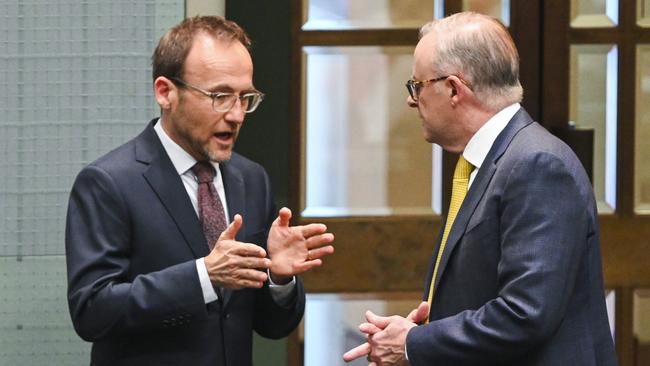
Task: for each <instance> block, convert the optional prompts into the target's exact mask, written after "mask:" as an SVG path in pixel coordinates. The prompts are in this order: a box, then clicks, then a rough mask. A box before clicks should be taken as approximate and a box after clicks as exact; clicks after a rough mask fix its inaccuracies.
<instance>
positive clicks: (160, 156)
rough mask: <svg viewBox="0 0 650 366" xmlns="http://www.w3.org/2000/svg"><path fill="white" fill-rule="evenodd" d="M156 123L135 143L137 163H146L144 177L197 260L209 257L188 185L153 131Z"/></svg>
mask: <svg viewBox="0 0 650 366" xmlns="http://www.w3.org/2000/svg"><path fill="white" fill-rule="evenodd" d="M154 123H155V120H154V121H152V123H151V124H150V125H149V126H148V127H147V128H146V129H145V131H144V132H142V134H140V136H138V138H137V140H136V152H135V155H136V160H138V161H140V162H142V163H145V164H147V165H148V167H147V168H146V169H145V170H144V173H143V175H144V178H145V179H146V180H147V182H148V183H149V186H151V189H153V190H154V191H155V192H156V195H157V196H158V198H159V199H160V201H161V202H162V204H163V205H164V206H165V209H166V210H167V212H168V213H169V215H170V216H171V217H172V219H173V220H174V222H175V223H176V226H177V227H178V230H179V231H180V232H181V233H182V234H183V237H184V238H185V242H186V243H187V245H188V246H189V247H190V249H191V250H192V253H193V254H194V257H195V258H200V257H204V256H206V255H208V244H207V242H206V241H205V236H204V235H203V229H202V228H201V223H200V222H199V219H198V217H197V216H196V212H195V211H194V207H192V203H191V202H190V199H189V197H188V196H187V191H186V190H185V186H184V185H183V182H182V181H181V178H180V177H179V176H178V174H177V173H176V169H174V166H173V164H172V162H171V160H170V159H169V156H167V154H166V153H165V150H164V148H163V146H162V144H161V143H160V140H159V139H158V136H156V132H155V131H154V129H153V125H154Z"/></svg>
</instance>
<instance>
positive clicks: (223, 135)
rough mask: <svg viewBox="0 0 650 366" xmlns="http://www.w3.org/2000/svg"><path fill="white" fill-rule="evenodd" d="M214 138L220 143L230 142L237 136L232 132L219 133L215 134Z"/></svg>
mask: <svg viewBox="0 0 650 366" xmlns="http://www.w3.org/2000/svg"><path fill="white" fill-rule="evenodd" d="M214 136H215V137H216V138H217V139H218V140H219V141H230V140H232V138H233V137H234V136H235V134H234V133H232V132H218V133H215V134H214Z"/></svg>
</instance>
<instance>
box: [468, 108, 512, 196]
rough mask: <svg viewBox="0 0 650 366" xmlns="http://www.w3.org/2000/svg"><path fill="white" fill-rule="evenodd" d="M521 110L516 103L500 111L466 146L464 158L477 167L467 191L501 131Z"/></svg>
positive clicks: (471, 175) (470, 177)
mask: <svg viewBox="0 0 650 366" xmlns="http://www.w3.org/2000/svg"><path fill="white" fill-rule="evenodd" d="M519 108H521V106H520V105H519V103H514V104H511V105H509V106H507V107H505V108H504V109H502V110H500V111H499V113H497V114H495V115H494V116H492V118H490V119H489V120H488V121H487V122H485V124H484V125H483V126H481V128H479V130H478V131H476V133H475V134H474V136H472V138H471V139H470V140H469V142H468V143H467V146H465V151H463V157H464V158H465V160H467V161H468V162H470V163H471V164H472V165H473V166H474V167H475V169H474V170H473V171H472V174H470V176H469V185H468V186H467V189H469V187H471V186H472V183H473V182H474V178H475V177H476V174H477V172H478V170H479V169H480V168H481V165H483V161H484V160H485V158H486V157H487V154H488V153H489V152H490V149H491V148H492V145H494V141H495V140H496V139H497V136H499V134H500V133H501V131H503V129H504V128H506V126H507V125H508V122H510V120H511V119H512V117H513V116H514V115H515V113H517V111H519Z"/></svg>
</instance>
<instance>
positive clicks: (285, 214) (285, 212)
mask: <svg viewBox="0 0 650 366" xmlns="http://www.w3.org/2000/svg"><path fill="white" fill-rule="evenodd" d="M289 221H291V210H290V209H288V208H286V207H282V208H281V209H280V211H279V212H278V218H277V219H275V222H274V224H275V225H278V226H284V227H288V226H289Z"/></svg>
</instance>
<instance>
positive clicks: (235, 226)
mask: <svg viewBox="0 0 650 366" xmlns="http://www.w3.org/2000/svg"><path fill="white" fill-rule="evenodd" d="M243 223H244V220H243V219H242V217H241V215H240V214H237V215H235V218H234V220H232V222H231V223H230V225H228V227H227V228H226V230H224V231H223V232H222V233H221V235H219V239H218V240H217V242H219V241H221V240H235V237H236V236H237V232H239V229H240V228H241V226H242V224H243Z"/></svg>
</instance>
